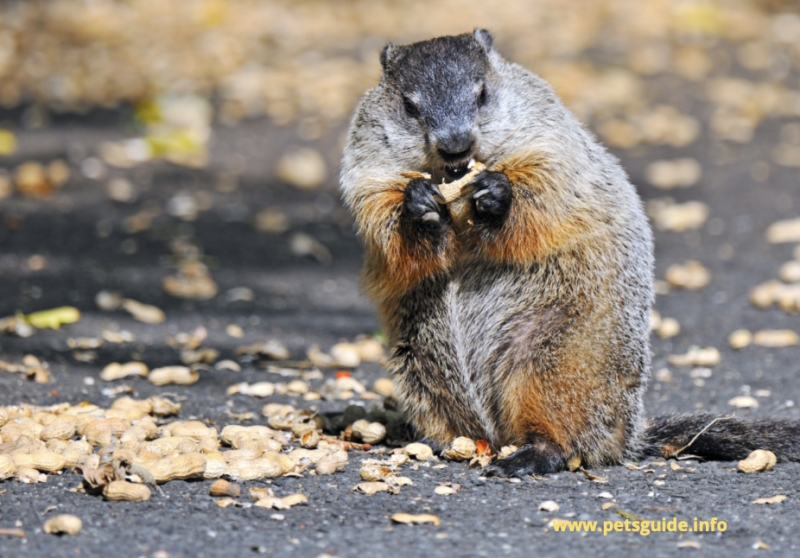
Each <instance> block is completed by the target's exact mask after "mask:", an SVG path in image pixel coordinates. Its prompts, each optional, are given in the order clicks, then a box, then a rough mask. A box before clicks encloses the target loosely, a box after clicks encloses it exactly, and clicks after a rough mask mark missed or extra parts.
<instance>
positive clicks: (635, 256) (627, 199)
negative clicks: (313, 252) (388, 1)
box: [341, 30, 653, 465]
mask: <svg viewBox="0 0 800 558" xmlns="http://www.w3.org/2000/svg"><path fill="white" fill-rule="evenodd" d="M382 61H383V62H384V65H385V70H384V74H383V77H382V79H381V82H380V84H379V85H378V86H377V87H375V88H374V89H372V90H370V91H368V92H367V93H366V94H365V96H364V98H363V99H362V100H361V102H360V104H359V106H358V109H357V112H356V115H355V117H354V118H353V121H352V124H351V127H350V131H349V135H348V141H347V146H346V147H345V150H344V157H343V160H342V172H341V185H342V192H343V197H344V200H345V202H346V204H347V205H348V207H349V208H350V209H351V211H352V212H353V214H354V215H355V218H356V227H357V230H358V232H359V234H360V236H361V237H362V239H363V240H364V242H365V244H366V247H367V264H366V269H365V278H366V279H365V280H366V283H367V287H368V289H369V290H370V292H371V293H372V296H373V298H374V300H375V303H376V304H377V305H378V308H379V310H380V313H381V316H382V320H383V326H384V328H385V329H386V333H387V335H388V339H389V342H390V346H391V347H392V348H393V349H394V352H393V356H392V357H391V359H390V363H389V369H390V371H391V372H392V374H393V375H394V377H395V379H396V381H397V383H398V386H399V389H400V399H401V401H402V403H403V404H404V405H405V408H406V412H407V414H408V416H409V417H410V418H411V420H412V422H413V423H414V424H415V426H416V427H417V429H418V430H419V431H420V432H421V433H422V434H426V435H428V436H430V437H432V438H434V439H435V440H437V432H438V431H436V432H433V429H434V426H432V425H435V424H436V425H438V424H439V422H441V423H443V424H446V425H448V427H449V429H448V430H447V431H448V432H453V433H455V434H457V435H465V436H471V437H473V438H481V439H485V440H487V441H489V442H490V444H491V445H492V446H493V447H495V448H498V449H499V448H500V447H501V446H503V445H507V444H517V445H523V444H527V443H531V444H534V443H535V442H536V440H537V438H536V436H533V435H531V437H530V438H528V437H526V436H520V434H519V433H515V432H514V430H513V427H512V424H511V423H510V422H509V418H508V417H507V416H505V415H504V412H506V410H504V409H503V405H504V403H503V401H504V397H506V396H508V395H509V394H508V393H507V390H508V389H509V388H508V385H509V383H508V382H510V381H517V379H519V378H520V377H522V379H521V380H520V381H522V382H523V384H524V381H525V379H526V378H527V377H530V378H533V379H535V380H536V381H537V382H539V383H537V384H536V385H540V386H544V387H543V388H542V389H543V390H544V394H543V396H546V397H550V395H552V401H554V402H556V401H562V400H563V401H566V400H567V398H568V397H573V396H572V395H565V394H563V393H552V394H548V392H547V389H548V387H547V386H548V385H550V384H549V383H548V382H549V379H550V378H552V379H553V380H554V382H555V381H556V380H557V381H559V382H563V381H565V380H567V379H569V381H571V382H572V383H574V388H575V393H576V394H579V393H580V394H582V395H581V396H582V397H584V398H585V400H586V402H585V405H586V414H587V416H586V421H585V424H582V425H580V427H579V428H578V427H577V426H576V429H577V430H579V431H576V432H575V434H574V436H572V437H571V439H570V440H569V443H568V444H567V447H564V444H561V445H560V446H559V447H558V449H557V453H558V455H559V459H561V458H563V459H568V458H569V457H571V456H581V457H582V459H583V460H584V463H588V464H590V465H598V464H603V463H613V462H620V461H622V460H624V459H632V458H635V457H636V456H637V455H639V454H640V453H641V451H642V448H643V445H642V444H643V442H642V435H643V425H644V418H643V406H642V396H643V394H644V391H645V389H646V386H647V382H648V378H649V375H650V349H649V342H648V339H649V319H650V308H651V304H652V300H653V291H652V285H653V271H652V269H653V246H652V238H651V232H650V229H649V226H648V224H647V220H646V218H645V216H644V213H643V210H642V204H641V201H640V200H639V198H638V196H637V195H636V192H635V189H634V187H633V186H632V185H631V183H630V182H629V180H628V178H627V176H626V174H625V172H624V171H623V169H622V168H621V166H620V164H619V162H618V160H617V159H616V158H615V157H614V156H612V155H610V154H609V153H608V152H607V151H606V150H605V149H604V148H603V147H602V146H601V145H600V144H599V143H598V141H597V140H596V139H595V138H594V136H593V135H592V134H591V133H590V132H588V131H587V130H586V129H585V128H584V127H583V126H582V125H581V124H580V123H579V122H578V121H577V120H576V118H575V117H574V116H573V115H572V114H571V113H570V112H569V111H568V110H567V108H566V107H564V105H563V104H562V103H561V102H560V101H559V99H558V98H557V97H556V96H555V94H554V93H553V91H552V89H551V88H550V86H549V85H548V84H547V83H546V82H544V81H543V80H542V79H540V78H539V77H538V76H536V75H534V74H532V73H531V72H529V71H527V70H525V69H524V68H522V67H521V66H519V65H517V64H513V63H510V62H508V61H506V60H504V59H503V58H502V57H501V56H500V54H499V53H497V51H496V50H494V48H493V46H492V40H491V36H490V35H489V34H488V33H487V32H485V31H482V30H478V31H476V32H475V33H474V34H465V35H460V36H458V37H442V38H438V39H433V40H431V41H426V42H423V43H417V44H414V45H407V46H393V47H391V49H389V50H387V51H386V52H385V54H384V55H383V57H382ZM476 84H485V86H486V87H487V90H488V95H487V100H486V104H485V105H484V106H483V107H478V106H477V105H476V103H477V101H476V95H478V93H479V91H478V90H477V89H476ZM403 96H405V97H406V98H407V99H408V100H410V101H412V102H413V103H414V104H415V106H416V107H417V109H418V111H419V115H418V117H417V118H413V117H411V116H409V114H408V111H407V110H406V108H405V106H404V100H403ZM406 102H407V101H406ZM466 127H468V128H469V130H470V131H471V133H473V134H474V140H475V145H474V148H473V149H474V152H473V153H472V155H473V156H474V157H475V158H476V159H477V160H480V161H482V162H484V163H485V164H486V165H487V167H488V168H489V169H490V170H491V169H492V168H493V167H494V166H496V165H499V164H502V163H503V162H504V161H508V160H511V159H514V158H519V157H522V158H526V157H535V158H537V159H541V161H543V173H544V175H546V176H547V177H548V180H549V182H548V184H552V185H555V186H554V187H551V188H550V189H549V190H548V191H547V192H546V193H545V194H544V195H542V196H541V197H535V198H530V194H528V193H526V192H525V191H522V190H519V189H514V188H515V187H514V186H513V185H512V191H513V192H514V196H515V202H514V203H518V202H519V201H520V200H521V199H522V198H521V197H524V196H528V198H525V201H526V202H527V203H530V204H532V206H535V207H536V210H537V212H538V213H539V214H540V215H541V216H542V217H543V218H544V219H546V220H549V219H550V218H552V221H553V222H557V221H559V220H562V221H570V222H575V223H579V224H581V228H580V230H579V231H577V232H576V233H575V234H572V235H571V236H570V237H568V238H566V239H565V240H564V241H563V242H562V243H561V244H559V245H558V247H557V248H556V249H554V250H553V251H551V252H550V253H546V254H539V255H537V256H536V257H533V258H531V259H530V260H528V261H497V260H493V259H491V258H487V257H485V256H484V255H483V254H482V253H481V250H480V246H471V245H464V244H463V243H462V244H460V245H459V247H458V248H457V249H456V253H455V255H454V256H453V257H452V258H451V259H449V260H447V263H446V264H445V265H443V268H442V269H441V270H440V271H437V272H436V273H432V274H431V275H430V276H428V277H425V278H423V279H422V280H421V281H419V282H418V283H417V284H415V285H413V286H410V287H409V288H408V289H407V290H406V291H404V292H395V291H391V292H389V291H386V290H381V288H380V285H376V284H375V283H376V281H377V279H376V277H377V276H376V275H375V272H374V266H375V265H376V263H375V262H380V261H383V260H385V259H386V258H389V257H390V251H391V246H392V242H393V239H394V238H395V236H394V235H397V234H399V233H398V230H399V227H400V226H401V221H402V219H403V217H402V211H401V210H400V209H398V210H397V211H396V212H394V213H392V215H391V218H390V219H388V220H387V221H385V222H378V223H376V222H375V219H374V215H373V209H372V208H373V207H375V204H376V200H377V199H378V196H380V195H383V194H384V193H385V192H387V191H389V190H390V189H391V188H392V186H391V184H393V183H394V182H395V181H396V180H398V179H399V177H400V176H401V173H405V172H429V173H431V174H433V175H434V179H435V180H436V181H438V180H441V178H442V177H443V176H444V173H445V168H446V167H447V164H448V161H446V160H442V159H441V157H440V156H438V155H437V151H436V150H437V146H438V145H439V144H440V143H441V141H440V136H445V135H447V134H448V133H452V131H453V130H461V129H466ZM529 198H530V199H529ZM462 242H464V241H462ZM431 257H442V258H444V256H442V255H441V254H439V253H438V252H437V253H436V254H433V255H432V256H431ZM570 359H577V360H576V361H575V362H572V361H570ZM568 361H569V362H571V363H572V364H570V366H571V367H567V364H566V363H567V362H568ZM597 362H600V363H602V366H598V367H597V368H593V369H592V372H591V374H592V375H591V377H585V376H584V375H583V372H582V371H581V368H580V366H578V364H581V363H586V364H587V365H593V364H594V363H597ZM576 363H577V364H576ZM526 375H528V376H526ZM567 376H568V378H567ZM553 385H555V383H554V384H553ZM559 385H561V384H559ZM590 386H595V388H592V387H590ZM597 386H600V387H599V388H598V387H597ZM559 389H560V388H559ZM575 397H578V395H575ZM544 407H545V408H542V409H539V410H537V413H539V414H540V415H541V416H542V417H552V418H555V419H557V420H558V421H563V422H564V424H566V425H568V426H569V425H570V421H571V420H572V417H570V416H566V415H567V411H565V410H562V409H561V408H558V407H557V406H556V405H555V404H554V406H553V407H552V408H546V407H548V406H547V405H544ZM542 420H549V419H542ZM437 441H440V442H442V441H443V442H444V443H447V442H448V441H449V440H437Z"/></svg>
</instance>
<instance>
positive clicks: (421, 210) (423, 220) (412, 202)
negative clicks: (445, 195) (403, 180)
mask: <svg viewBox="0 0 800 558" xmlns="http://www.w3.org/2000/svg"><path fill="white" fill-rule="evenodd" d="M435 196H440V197H441V193H440V192H439V188H438V187H437V186H436V184H434V183H433V182H431V181H430V180H425V179H424V178H415V179H414V180H412V181H411V182H409V183H408V186H406V191H405V197H404V212H405V214H406V215H407V216H408V218H410V219H411V220H413V221H417V222H418V223H419V224H420V225H423V226H427V227H437V226H440V225H441V224H443V223H444V221H445V217H446V215H447V214H448V213H447V208H446V207H445V206H444V205H442V204H440V203H439V202H437V201H436V197H435Z"/></svg>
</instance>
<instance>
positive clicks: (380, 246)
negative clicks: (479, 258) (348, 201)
mask: <svg viewBox="0 0 800 558" xmlns="http://www.w3.org/2000/svg"><path fill="white" fill-rule="evenodd" d="M404 195H405V183H397V184H394V185H391V186H389V187H386V188H383V189H382V190H381V191H379V192H377V193H375V194H373V195H371V196H370V197H369V198H368V199H366V200H364V201H363V203H362V204H360V206H359V207H358V216H357V219H359V221H360V222H361V223H363V224H364V226H363V231H364V232H365V233H366V234H365V235H364V236H365V241H366V244H367V246H366V248H367V266H366V269H367V273H366V275H365V286H366V288H367V290H368V292H369V293H370V294H371V295H372V296H373V297H374V298H376V299H377V300H386V299H391V298H395V297H397V296H399V295H402V294H403V293H405V292H407V291H408V289H410V288H411V287H413V286H414V285H416V284H417V283H419V282H420V281H421V280H422V279H424V278H425V277H428V276H430V275H433V274H434V273H437V272H439V271H441V270H442V269H444V268H446V267H447V266H448V265H449V263H450V262H451V260H452V252H453V245H454V244H455V234H454V232H453V231H452V230H451V231H448V232H447V233H446V234H447V235H448V237H447V238H446V239H445V240H444V249H441V250H433V249H431V248H430V246H427V245H417V244H415V243H413V242H409V240H408V239H407V238H405V237H404V235H403V231H402V227H401V224H400V219H401V218H402V216H401V211H402V206H403V199H404ZM381 225H382V226H381Z"/></svg>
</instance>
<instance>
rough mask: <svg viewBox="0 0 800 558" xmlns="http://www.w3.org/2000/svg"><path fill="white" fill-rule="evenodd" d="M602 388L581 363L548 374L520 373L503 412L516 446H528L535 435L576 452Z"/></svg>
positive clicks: (509, 389)
mask: <svg viewBox="0 0 800 558" xmlns="http://www.w3.org/2000/svg"><path fill="white" fill-rule="evenodd" d="M601 388H602V386H601V385H600V382H599V381H598V380H597V379H596V377H595V375H594V374H592V373H591V371H589V370H586V365H584V364H579V363H577V362H570V363H564V366H562V367H561V369H559V370H549V371H547V372H543V371H528V370H526V371H522V370H520V371H518V372H517V373H515V374H514V375H513V376H512V377H511V379H510V381H509V383H508V385H507V387H506V388H505V389H504V393H505V394H506V397H505V399H504V402H503V409H504V411H505V416H506V420H507V423H508V424H509V425H510V429H511V431H512V432H513V440H512V442H513V443H515V444H518V445H520V444H525V443H526V442H527V440H528V438H529V437H530V435H531V434H535V435H538V436H541V437H544V438H546V439H549V440H551V441H552V442H553V443H555V444H557V445H558V446H560V447H561V448H562V449H564V450H565V451H570V450H572V449H574V447H575V442H576V441H577V440H578V437H579V436H580V434H581V433H583V432H585V430H586V425H587V422H588V413H589V412H591V409H592V407H593V401H594V399H595V398H596V397H597V393H598V391H597V390H598V389H601Z"/></svg>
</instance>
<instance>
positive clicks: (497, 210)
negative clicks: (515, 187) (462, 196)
mask: <svg viewBox="0 0 800 558" xmlns="http://www.w3.org/2000/svg"><path fill="white" fill-rule="evenodd" d="M471 185H472V186H473V187H474V190H473V193H472V203H473V206H474V210H475V217H476V218H477V219H478V220H481V219H483V220H485V221H489V222H492V223H495V224H499V223H501V222H502V219H503V218H504V217H505V215H506V214H507V213H508V210H509V208H510V207H511V201H512V199H513V193H512V191H511V183H510V182H509V181H508V177H507V176H506V175H505V174H503V173H502V172H492V171H485V172H482V173H481V174H479V175H478V176H477V178H475V180H473V181H472V182H471Z"/></svg>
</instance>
